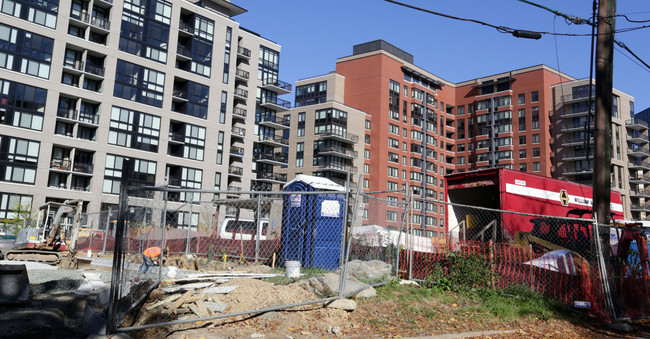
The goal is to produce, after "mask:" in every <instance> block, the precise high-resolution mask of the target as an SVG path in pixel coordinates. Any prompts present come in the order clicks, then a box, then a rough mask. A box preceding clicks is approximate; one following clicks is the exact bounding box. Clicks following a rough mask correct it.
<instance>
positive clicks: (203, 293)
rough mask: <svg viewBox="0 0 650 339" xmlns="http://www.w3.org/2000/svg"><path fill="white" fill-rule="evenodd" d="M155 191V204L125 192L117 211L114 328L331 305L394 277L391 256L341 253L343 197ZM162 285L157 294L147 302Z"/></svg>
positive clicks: (348, 218) (349, 213)
mask: <svg viewBox="0 0 650 339" xmlns="http://www.w3.org/2000/svg"><path fill="white" fill-rule="evenodd" d="M151 191H152V193H151V194H147V196H152V197H153V198H151V199H143V198H138V197H135V196H134V194H133V192H130V196H129V197H128V204H127V206H128V207H126V208H124V212H121V213H120V215H121V216H122V217H123V218H124V225H125V232H124V234H123V236H121V237H120V236H119V235H118V242H119V239H120V238H122V241H121V242H120V246H116V253H115V255H116V256H119V258H120V259H119V260H118V263H117V264H115V263H116V261H114V265H117V266H114V270H115V269H116V268H117V270H118V271H119V275H120V277H119V279H118V282H117V284H116V286H115V288H116V289H117V291H116V292H115V295H116V296H118V298H117V299H118V300H119V302H116V303H115V304H116V307H115V308H114V310H112V312H115V314H114V315H113V318H114V319H116V320H119V322H118V323H117V329H118V330H119V331H132V330H142V329H146V328H150V327H154V326H164V325H169V324H182V323H187V322H195V321H199V320H213V321H218V319H221V318H225V317H232V316H241V315H243V314H250V313H259V312H264V311H268V310H272V309H282V308H289V307H302V306H305V305H308V304H312V303H322V302H327V301H331V300H333V299H337V298H342V297H345V296H349V295H351V294H355V293H358V292H359V291H361V290H363V289H365V288H367V287H368V286H370V285H376V284H382V283H385V282H387V281H388V279H389V278H390V276H391V275H392V273H391V272H392V271H393V270H392V266H391V264H390V263H385V262H386V261H388V262H390V260H384V261H379V260H373V259H379V258H380V257H379V256H377V257H375V256H369V257H365V258H358V257H357V256H356V255H352V254H351V253H350V252H348V251H346V249H347V248H349V246H350V242H351V241H352V237H349V236H348V235H349V234H348V232H349V231H350V230H353V229H354V227H352V228H350V227H349V225H352V224H355V220H354V219H355V218H354V217H353V216H354V215H355V213H354V212H353V210H354V209H355V208H354V206H353V205H354V204H352V203H351V202H352V201H356V200H355V199H358V197H356V196H354V195H352V194H350V192H348V191H345V190H338V191H321V190H314V189H305V187H296V188H291V187H289V188H287V189H285V190H284V191H282V192H261V191H257V192H255V191H252V192H242V191H238V192H232V191H187V190H181V189H171V188H151ZM139 196H142V194H139ZM118 220H119V218H118ZM118 223H119V221H118ZM118 227H119V226H118ZM152 247H153V248H159V249H160V250H161V251H163V261H164V264H163V263H162V262H160V261H159V262H158V263H155V262H153V261H155V260H156V259H160V254H159V252H154V253H155V255H154V258H151V261H150V260H149V259H148V258H147V257H146V256H147V254H149V253H151V252H152V251H154V249H152ZM155 250H157V249H155ZM165 250H166V251H167V253H166V254H164V251H165ZM147 251H149V252H147ZM348 254H349V255H348ZM395 254H397V253H396V252H395ZM382 258H385V256H384V257H382ZM360 259H363V260H360ZM350 261H353V262H354V263H350V264H349V265H343V263H347V262H350ZM151 264H153V265H151ZM150 266H152V267H150ZM346 277H352V278H350V279H346ZM143 282H144V283H143ZM160 283H163V285H164V286H163V287H162V289H161V290H160V291H161V293H162V294H163V295H156V296H153V297H152V296H151V295H150V296H149V297H148V298H147V297H143V296H144V295H146V294H147V293H148V292H149V291H151V290H152V289H153V287H154V286H157V285H159V284H160ZM152 298H153V300H152ZM159 302H162V304H161V306H160V307H158V306H155V305H156V303H159ZM163 304H164V305H165V306H162V305H163ZM142 305H143V306H142ZM140 306H142V307H143V308H144V310H143V308H140ZM138 310H139V312H135V311H138ZM154 314H155V315H154ZM189 314H193V316H192V317H190V316H189ZM153 318H155V320H152V319H153Z"/></svg>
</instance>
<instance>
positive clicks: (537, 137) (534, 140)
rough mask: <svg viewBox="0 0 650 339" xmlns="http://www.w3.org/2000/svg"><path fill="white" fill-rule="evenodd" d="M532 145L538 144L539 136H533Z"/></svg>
mask: <svg viewBox="0 0 650 339" xmlns="http://www.w3.org/2000/svg"><path fill="white" fill-rule="evenodd" d="M533 144H539V134H533Z"/></svg>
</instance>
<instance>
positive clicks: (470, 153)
mask: <svg viewBox="0 0 650 339" xmlns="http://www.w3.org/2000/svg"><path fill="white" fill-rule="evenodd" d="M325 78H328V79H332V78H335V79H338V81H336V82H335V83H336V84H337V85H336V86H337V88H336V90H337V91H342V92H343V94H342V95H340V96H337V97H338V98H340V99H337V102H339V103H340V104H343V105H345V106H347V107H349V108H347V109H346V111H348V112H351V110H350V108H356V109H358V110H359V111H360V112H364V113H365V114H366V118H365V120H366V122H365V125H364V127H365V128H364V130H365V131H364V132H363V134H362V135H360V137H359V139H360V140H362V141H363V142H360V143H359V144H358V145H356V146H355V147H356V148H355V150H356V151H357V152H361V151H363V158H364V159H363V163H362V165H363V170H362V171H361V173H362V174H363V175H364V179H363V182H362V189H364V191H367V192H386V191H387V192H386V193H384V194H383V195H382V197H383V198H384V199H386V200H388V201H391V200H393V201H402V200H404V199H406V197H407V194H406V192H408V191H411V192H413V194H414V197H415V201H414V202H413V203H412V212H413V214H414V215H413V216H412V219H411V221H412V222H413V224H415V225H421V224H423V221H424V224H425V227H424V228H423V229H419V230H417V231H416V233H417V234H422V235H427V236H442V235H443V234H444V232H445V227H444V220H445V218H444V214H443V213H444V208H443V207H444V205H442V204H439V203H436V201H444V200H445V199H446V198H445V189H444V175H445V174H449V173H453V172H462V171H471V170H478V169H482V168H489V167H497V166H498V167H505V168H510V169H515V170H519V171H524V172H530V173H536V174H539V175H543V176H548V177H552V176H555V177H560V178H563V179H567V180H571V181H582V182H583V183H590V182H588V178H586V177H584V176H582V174H581V173H574V174H573V176H570V177H569V176H567V175H568V174H569V173H572V172H571V171H574V172H575V170H572V169H570V167H571V166H573V168H575V166H578V168H579V169H580V170H583V169H584V166H586V164H583V163H581V162H576V161H573V160H571V161H569V160H568V159H570V158H569V153H572V154H576V152H577V153H580V152H581V151H582V149H581V148H580V147H579V146H575V145H572V144H571V145H570V144H567V142H569V141H571V140H569V139H571V138H572V137H575V136H576V135H575V134H570V133H573V132H575V128H577V127H573V126H579V125H581V124H582V122H581V121H582V120H579V119H578V120H575V119H574V116H572V115H571V114H567V113H566V112H567V111H568V110H569V109H573V107H574V105H573V104H574V103H576V102H574V101H572V100H567V97H565V98H564V100H563V99H562V98H563V97H562V96H563V95H567V93H572V91H573V90H572V88H574V87H576V88H578V89H576V91H581V90H582V89H581V87H580V86H582V85H583V83H584V81H579V80H576V79H575V78H573V77H571V76H569V75H567V74H564V73H561V72H559V71H557V70H555V69H553V68H550V67H548V66H545V65H538V66H532V67H527V68H523V69H517V70H512V71H508V72H504V73H500V74H494V75H490V76H485V77H481V78H476V79H473V80H469V81H463V82H459V83H452V82H450V81H447V80H444V79H441V78H440V77H437V76H436V75H434V74H432V73H430V72H428V71H426V70H424V69H422V68H420V67H418V66H417V65H415V64H414V57H413V56H412V55H411V54H409V53H407V52H405V51H403V50H401V49H399V48H397V47H395V46H393V45H391V44H389V43H387V42H385V41H383V40H377V41H371V42H367V43H363V44H359V45H355V46H354V47H353V53H352V55H350V56H346V57H341V58H339V59H338V60H337V63H336V71H335V72H333V73H331V74H329V75H327V76H326V77H316V78H314V79H307V80H305V81H303V82H300V83H297V84H296V101H295V102H296V106H301V105H303V106H305V107H296V108H295V109H294V111H292V113H291V122H292V124H291V137H290V139H291V140H292V145H293V144H294V143H293V139H294V138H305V136H302V133H305V132H304V131H301V132H298V130H297V128H302V126H307V128H306V133H307V134H308V135H309V134H310V133H311V132H310V129H311V126H312V125H311V123H305V122H304V121H311V120H310V119H314V118H315V117H316V116H317V114H316V111H315V110H311V108H308V107H307V105H315V104H318V105H323V103H324V102H330V99H327V100H325V99H323V98H324V95H325V92H322V93H320V94H319V89H318V85H317V84H318V83H319V82H324V83H325V80H324V79H325ZM321 79H322V80H321ZM332 81H333V80H329V81H327V82H326V83H327V85H326V86H325V88H327V94H328V95H330V94H332V91H333V89H332V85H331V83H332ZM307 85H308V86H311V87H305V89H307V88H309V89H308V90H306V91H305V92H303V90H302V86H307ZM314 85H315V86H314ZM298 88H301V90H298ZM615 95H616V97H615V98H617V101H616V103H617V105H616V106H615V109H614V110H615V113H613V114H614V115H613V131H616V132H615V133H616V135H617V138H618V139H617V138H613V149H614V152H613V154H614V155H615V156H616V158H615V159H614V160H613V165H614V176H613V178H614V180H613V183H614V185H613V186H614V188H615V189H616V190H617V191H619V192H621V194H622V195H623V198H624V204H625V205H626V216H629V215H630V213H631V210H630V208H629V206H630V196H632V197H634V194H632V195H631V194H630V191H631V190H630V186H629V184H628V180H627V176H628V161H627V159H628V158H627V156H628V154H629V152H631V150H633V149H634V148H635V147H636V146H634V142H637V143H640V141H639V140H638V138H636V136H637V135H636V134H634V133H637V134H638V133H643V132H644V131H645V130H644V131H639V130H638V129H637V128H638V124H636V123H635V122H634V121H629V117H630V111H631V110H633V99H632V98H631V97H630V96H628V95H626V94H624V93H621V92H620V91H615ZM576 99H577V98H576ZM577 106H579V105H577ZM577 106H576V107H577ZM298 112H304V113H305V114H304V115H303V116H302V117H300V116H297V114H298ZM425 112H426V113H425ZM350 116H351V115H350V114H348V118H349V117H350ZM296 119H298V121H299V122H298V123H299V124H302V125H296V124H294V122H295V121H296ZM569 125H571V126H572V127H571V128H568V126H569ZM346 126H347V127H348V128H349V127H350V126H351V125H350V124H349V123H348V124H347V125H346ZM360 126H361V125H360V124H359V125H358V126H357V132H355V134H356V133H359V134H361V133H362V131H361V130H360ZM346 132H349V130H346ZM299 133H300V135H301V136H298V135H299ZM630 133H632V134H630ZM312 137H313V136H312ZM298 142H299V141H298ZM308 144H312V142H311V141H309V142H308ZM563 144H565V145H564V146H562V145H563ZM305 145H307V144H305ZM348 145H354V144H348ZM640 145H641V147H643V145H644V144H643V143H641V144H640ZM302 147H303V146H302V145H300V146H298V144H296V148H295V149H296V151H297V152H302V150H303V148H302ZM569 147H573V148H569ZM576 147H577V148H576ZM293 149H294V148H293V146H292V148H291V151H290V152H289V153H290V154H292V153H294V152H293ZM298 154H300V155H298V157H297V158H296V159H301V158H300V157H304V158H302V159H303V160H302V161H308V160H312V161H313V158H311V159H310V158H309V156H307V155H306V153H298ZM571 159H572V158H571ZM576 160H579V159H576ZM297 161H301V160H297ZM316 163H317V162H316V161H314V164H316ZM358 163H359V164H361V162H358ZM292 164H293V158H292V159H291V160H290V163H289V165H290V166H289V167H291V165H292ZM303 166H305V165H304V163H303ZM355 166H360V165H355ZM581 166H583V167H581ZM423 168H426V172H425V171H423ZM648 169H650V167H649V168H648ZM356 170H358V169H356ZM630 170H634V167H630ZM315 172H318V171H317V169H316V168H314V167H303V169H302V170H299V169H289V170H288V173H289V176H290V178H289V179H291V176H292V175H293V173H305V174H312V173H315ZM591 172H593V166H592V169H591ZM635 173H636V172H635ZM317 175H320V174H317ZM635 187H636V188H638V186H635ZM635 187H633V188H635ZM423 197H424V198H426V202H425V206H422V198H423ZM422 207H425V208H424V210H425V211H426V212H425V213H422ZM379 217H380V218H382V219H384V218H385V220H382V224H386V225H387V226H388V227H391V226H398V225H399V221H401V215H400V214H399V213H397V212H395V211H391V210H387V211H386V216H383V215H381V216H379ZM423 217H424V220H423V219H422V218H423ZM365 218H366V220H365V223H368V224H370V223H373V220H370V219H372V218H369V217H368V216H367V214H366V216H365Z"/></svg>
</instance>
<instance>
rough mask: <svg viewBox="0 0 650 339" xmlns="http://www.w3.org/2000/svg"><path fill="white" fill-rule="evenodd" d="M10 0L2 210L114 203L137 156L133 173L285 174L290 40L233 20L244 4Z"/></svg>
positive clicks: (227, 177) (231, 184) (189, 176)
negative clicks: (283, 69) (284, 45)
mask: <svg viewBox="0 0 650 339" xmlns="http://www.w3.org/2000/svg"><path fill="white" fill-rule="evenodd" d="M0 5H1V6H0V8H1V9H2V12H1V13H0V18H2V20H0V91H1V92H0V95H1V101H0V180H2V185H1V186H2V188H1V189H0V218H4V217H6V216H8V215H9V214H11V210H12V208H14V206H15V204H16V202H22V203H23V204H31V205H32V206H33V207H37V206H40V205H42V204H43V203H45V202H49V201H52V202H62V201H64V200H66V199H82V200H84V202H85V206H84V211H85V212H86V211H87V212H97V211H99V210H104V209H106V207H107V206H111V205H115V204H117V202H118V193H119V189H120V187H119V185H120V177H121V175H122V171H123V169H124V168H123V166H124V160H125V159H126V158H130V159H133V160H134V164H135V175H134V177H133V178H132V181H131V184H132V185H148V186H149V185H150V186H159V185H163V184H165V183H167V184H168V185H170V186H174V187H182V188H203V189H213V188H214V189H221V190H226V189H231V190H249V189H256V190H268V189H271V188H272V186H273V185H278V184H280V183H283V182H285V181H286V175H282V174H280V173H278V172H277V169H278V168H279V166H281V165H286V164H287V155H286V153H283V152H282V147H286V146H288V141H287V140H286V139H285V138H283V137H282V130H283V129H285V128H286V127H287V126H286V125H285V124H284V123H283V121H282V119H281V118H279V117H280V115H281V113H282V112H285V111H288V110H289V109H290V103H289V102H288V101H285V100H282V99H280V98H279V97H278V96H279V95H282V94H287V93H290V92H291V85H289V84H286V83H284V82H282V81H280V80H279V77H278V76H279V60H280V50H281V47H280V46H279V45H278V44H276V43H274V42H272V41H270V40H267V39H265V38H263V37H261V36H260V35H259V34H257V33H254V32H251V31H249V30H246V29H244V28H243V27H240V25H239V24H238V23H237V22H236V21H234V20H233V19H232V17H234V16H236V15H238V14H241V13H244V12H245V11H246V10H245V9H243V8H241V7H239V6H236V5H234V4H232V3H231V2H230V1H228V0H208V1H200V2H199V1H180V0H170V1H165V0H143V1H133V0H124V1H123V0H114V1H107V0H90V1H81V0H73V1H70V2H64V1H60V2H59V1H57V0H54V1H48V2H16V1H8V0H4V1H0ZM142 198H147V197H146V196H143V197H142ZM205 199H212V196H210V197H208V196H207V195H200V194H196V195H192V196H188V195H186V194H183V193H181V194H176V196H173V197H170V200H173V201H178V202H184V201H185V202H186V201H189V200H194V201H197V200H205ZM174 218H175V220H174V221H173V222H175V223H177V225H179V226H182V225H183V224H185V225H187V219H188V218H183V217H182V216H178V217H177V218H176V217H174Z"/></svg>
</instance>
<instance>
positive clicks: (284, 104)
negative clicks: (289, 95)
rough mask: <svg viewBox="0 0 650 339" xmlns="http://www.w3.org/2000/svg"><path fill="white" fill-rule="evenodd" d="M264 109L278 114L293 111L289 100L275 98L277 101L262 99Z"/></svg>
mask: <svg viewBox="0 0 650 339" xmlns="http://www.w3.org/2000/svg"><path fill="white" fill-rule="evenodd" d="M260 105H261V106H262V107H266V108H270V109H273V110H275V111H276V112H286V111H288V110H290V109H291V103H290V102H289V101H287V100H284V99H280V98H275V99H270V98H265V99H262V102H261V103H260Z"/></svg>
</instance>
